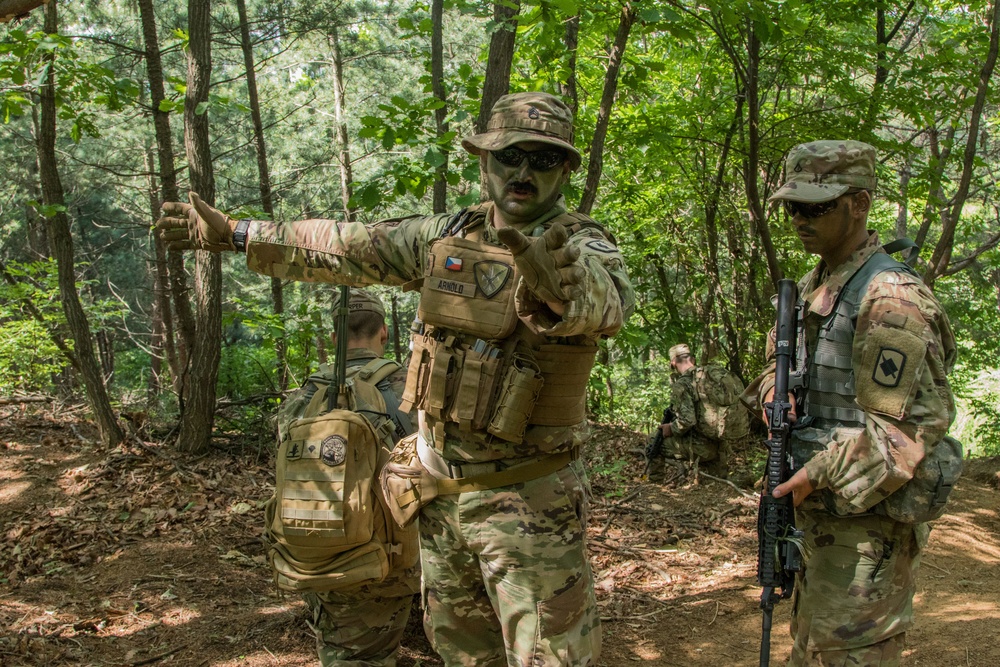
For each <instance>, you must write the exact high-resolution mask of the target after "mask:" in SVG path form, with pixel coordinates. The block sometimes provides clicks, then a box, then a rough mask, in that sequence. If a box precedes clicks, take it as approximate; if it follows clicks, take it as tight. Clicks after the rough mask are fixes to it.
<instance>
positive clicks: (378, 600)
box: [278, 348, 420, 667]
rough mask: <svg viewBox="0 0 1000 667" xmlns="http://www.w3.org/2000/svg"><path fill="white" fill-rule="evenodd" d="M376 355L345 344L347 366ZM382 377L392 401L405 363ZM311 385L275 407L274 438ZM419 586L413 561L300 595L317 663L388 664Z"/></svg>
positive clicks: (328, 368)
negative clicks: (374, 576)
mask: <svg viewBox="0 0 1000 667" xmlns="http://www.w3.org/2000/svg"><path fill="white" fill-rule="evenodd" d="M376 358H378V355H376V354H375V352H373V351H372V350H369V349H367V348H350V349H348V350H347V368H348V369H349V370H350V369H356V368H360V367H362V366H364V365H365V364H367V363H368V362H369V361H371V360H372V359H376ZM348 376H350V372H348ZM310 377H311V378H322V380H324V381H327V382H330V383H333V382H336V371H335V369H334V367H333V366H332V365H329V364H324V365H322V366H320V368H319V370H318V371H317V372H316V373H314V374H313V375H312V376H310ZM383 382H384V383H386V384H387V385H388V387H387V389H388V391H390V392H391V393H392V394H393V395H394V396H395V397H396V401H397V402H398V401H399V399H400V397H401V396H402V395H403V387H404V386H405V384H406V369H404V368H402V367H400V368H399V369H398V370H396V371H395V372H394V373H393V374H392V375H390V376H389V377H387V378H386V379H385V380H384V381H383ZM379 384H380V387H385V386H386V384H383V383H379ZM316 388H317V387H316V384H315V383H310V382H308V381H307V383H306V385H305V386H303V387H302V388H301V389H298V390H296V391H294V392H292V393H291V394H289V396H288V398H287V399H285V401H283V402H282V404H281V407H280V408H279V410H278V432H279V440H280V439H282V438H283V437H284V432H285V430H286V429H287V428H288V425H289V423H291V421H292V420H293V419H296V418H298V417H300V416H302V413H303V411H304V410H305V409H306V406H308V405H309V401H310V400H311V399H312V397H313V395H314V394H315V393H316ZM391 416H393V418H394V421H396V422H397V427H398V428H397V430H399V428H403V429H406V428H410V429H412V426H410V425H411V423H412V422H411V421H410V420H409V419H408V418H406V417H402V418H401V417H399V416H398V415H391ZM401 423H402V424H404V425H405V426H401ZM419 590H420V566H419V564H417V565H414V566H413V567H412V568H409V569H407V570H405V571H402V572H391V573H390V574H389V576H388V577H386V578H385V579H384V580H383V581H380V582H377V583H369V584H362V585H361V586H358V587H356V588H354V589H352V590H345V591H335V592H325V593H306V594H305V595H303V598H304V599H305V602H306V605H307V606H308V607H309V611H310V623H309V626H310V627H311V628H312V630H313V633H314V634H315V635H316V650H317V653H318V655H319V660H320V664H321V665H323V667H394V666H395V664H396V653H397V652H398V650H399V643H400V641H401V640H402V638H403V632H404V630H405V629H406V623H407V620H408V619H409V617H410V608H411V607H412V605H413V596H414V594H415V593H417V592H419Z"/></svg>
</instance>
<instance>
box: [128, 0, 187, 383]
mask: <svg viewBox="0 0 1000 667" xmlns="http://www.w3.org/2000/svg"><path fill="white" fill-rule="evenodd" d="M137 1H138V4H139V17H140V20H141V22H142V38H143V42H144V46H145V58H146V79H147V81H148V82H149V98H150V110H151V113H152V114H153V130H154V132H155V134H156V154H157V159H158V162H159V174H158V175H159V181H160V196H161V197H162V198H163V199H162V200H163V201H177V200H178V194H179V193H178V190H177V170H176V168H175V167H174V147H173V140H172V139H171V134H170V115H169V114H168V113H167V112H166V111H162V110H161V109H160V103H161V102H163V100H164V99H165V97H164V93H163V64H162V62H161V60H160V45H159V40H158V39H157V34H156V15H155V14H154V12H153V0H137ZM159 207H160V202H152V215H153V218H152V219H154V220H155V219H156V218H158V217H159ZM160 246H161V247H158V248H156V247H154V252H155V255H156V262H157V266H156V272H157V280H158V281H162V285H161V286H160V287H159V289H160V290H162V292H163V297H164V298H166V299H167V303H166V304H163V303H161V304H160V306H161V308H162V309H163V310H162V312H163V324H164V335H165V336H168V337H169V342H165V349H166V351H167V363H168V364H169V365H170V376H171V381H172V382H173V387H174V391H175V392H177V393H178V394H180V392H181V381H182V379H183V376H184V369H185V368H187V361H188V358H189V356H190V354H189V350H190V349H191V346H192V345H193V344H194V314H193V313H192V311H191V300H190V298H189V296H188V286H187V274H186V271H185V269H184V256H183V255H182V254H181V252H180V251H176V250H173V251H170V252H167V251H165V250H164V249H163V248H162V242H160ZM171 299H172V303H173V314H172V313H171V309H170V303H171ZM174 316H176V324H177V326H176V327H175V326H174V320H175V317H174ZM175 333H179V334H180V336H179V338H176V339H175ZM175 340H176V344H175V342H174V341H175Z"/></svg>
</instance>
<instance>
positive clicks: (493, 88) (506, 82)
mask: <svg viewBox="0 0 1000 667" xmlns="http://www.w3.org/2000/svg"><path fill="white" fill-rule="evenodd" d="M520 11H521V0H511V1H510V2H497V3H494V5H493V20H494V22H495V23H496V24H497V27H496V30H494V31H493V35H492V36H491V37H490V53H489V55H488V56H487V58H486V78H485V79H484V80H483V99H482V100H480V102H479V118H477V119H476V132H479V133H482V132H485V131H486V126H487V125H488V124H489V122H490V112H491V111H493V105H494V104H496V102H497V100H499V99H500V98H501V97H503V96H504V95H506V94H507V93H509V92H510V69H511V67H512V66H513V62H514V41H515V39H516V38H517V18H516V17H517V14H518V12H520ZM479 183H480V184H481V185H480V188H479V196H480V199H481V200H482V201H486V200H487V199H489V194H488V193H487V192H486V187H485V184H486V162H485V161H483V160H481V161H480V163H479Z"/></svg>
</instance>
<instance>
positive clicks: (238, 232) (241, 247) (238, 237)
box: [233, 220, 252, 252]
mask: <svg viewBox="0 0 1000 667" xmlns="http://www.w3.org/2000/svg"><path fill="white" fill-rule="evenodd" d="M251 222H252V220H240V221H239V222H237V223H236V229H234V230H233V245H234V246H236V252H246V251H247V230H248V229H250V223H251Z"/></svg>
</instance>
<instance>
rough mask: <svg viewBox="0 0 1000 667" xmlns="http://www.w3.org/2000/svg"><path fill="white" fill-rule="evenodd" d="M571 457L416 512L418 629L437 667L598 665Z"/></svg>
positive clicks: (580, 478)
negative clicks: (546, 471) (441, 666)
mask: <svg viewBox="0 0 1000 667" xmlns="http://www.w3.org/2000/svg"><path fill="white" fill-rule="evenodd" d="M587 488H588V487H587V481H586V475H585V473H584V471H583V467H582V465H581V464H580V462H579V461H577V462H574V463H572V464H570V465H568V466H566V467H565V468H563V469H561V470H559V471H558V472H555V473H552V474H550V475H546V476H544V477H541V478H539V479H535V480H532V481H529V482H524V483H521V484H515V485H512V486H505V487H501V488H497V489H490V490H488V491H475V492H469V493H463V494H460V495H449V496H439V497H438V498H436V499H435V500H434V501H432V502H431V503H430V504H429V505H427V506H426V507H424V508H423V510H422V511H421V514H420V558H421V565H422V567H423V575H424V579H423V581H424V588H425V591H424V596H425V597H424V604H425V610H424V629H425V631H426V632H427V637H428V638H429V639H430V641H431V644H432V645H433V646H434V649H435V650H436V651H437V652H438V653H439V654H440V655H441V657H442V659H443V660H444V663H445V665H447V666H448V667H455V666H458V665H461V666H463V667H499V666H501V665H512V666H518V667H550V666H551V667H555V666H557V665H574V666H576V667H585V666H586V665H593V664H596V662H597V658H598V655H599V654H600V647H601V629H600V617H599V615H598V613H597V605H596V600H595V598H594V580H593V575H592V574H591V571H590V564H589V563H588V562H587V553H586V548H585V544H584V540H585V528H586V505H587V495H586V494H587Z"/></svg>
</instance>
